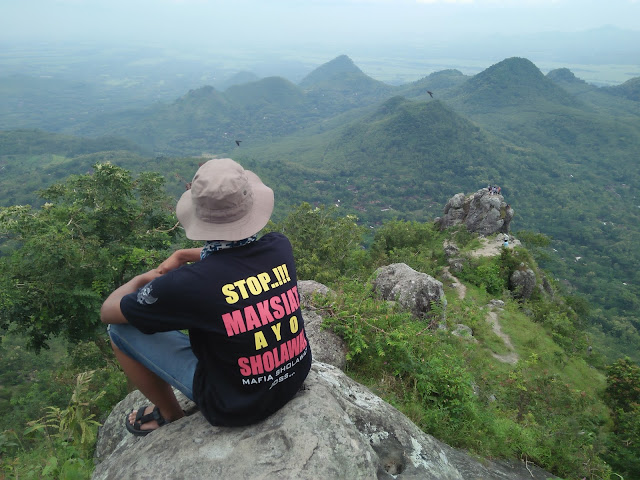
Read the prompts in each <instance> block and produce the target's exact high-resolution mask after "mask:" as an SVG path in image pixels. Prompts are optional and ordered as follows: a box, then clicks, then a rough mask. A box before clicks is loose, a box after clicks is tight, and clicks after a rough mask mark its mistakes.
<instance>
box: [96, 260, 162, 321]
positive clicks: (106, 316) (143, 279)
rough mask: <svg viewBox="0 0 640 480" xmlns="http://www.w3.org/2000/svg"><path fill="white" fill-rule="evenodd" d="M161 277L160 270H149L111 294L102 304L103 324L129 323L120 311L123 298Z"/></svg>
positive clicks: (101, 318) (101, 316)
mask: <svg viewBox="0 0 640 480" xmlns="http://www.w3.org/2000/svg"><path fill="white" fill-rule="evenodd" d="M160 275H161V273H160V272H159V271H158V269H157V268H154V269H153V270H149V271H148V272H146V273H143V274H141V275H137V276H135V277H133V278H132V279H131V280H129V281H128V282H127V283H125V284H124V285H121V286H120V287H118V288H116V289H115V290H114V291H113V292H111V295H109V296H108V297H107V299H106V300H105V301H104V303H103V304H102V308H100V320H102V323H128V322H127V319H126V318H125V316H124V315H123V314H122V310H120V300H122V297H124V296H125V295H129V294H130V293H133V292H135V291H137V290H138V289H139V288H141V287H144V286H145V285H146V284H147V283H149V282H150V281H151V280H153V279H154V278H156V277H159V276H160Z"/></svg>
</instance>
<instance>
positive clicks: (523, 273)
mask: <svg viewBox="0 0 640 480" xmlns="http://www.w3.org/2000/svg"><path fill="white" fill-rule="evenodd" d="M535 287H536V274H535V273H533V270H531V269H530V268H522V269H518V270H516V271H515V272H513V273H512V274H511V278H509V289H510V290H511V291H512V292H513V295H514V296H515V297H516V298H524V299H527V298H530V297H531V294H532V293H533V290H534V288H535Z"/></svg>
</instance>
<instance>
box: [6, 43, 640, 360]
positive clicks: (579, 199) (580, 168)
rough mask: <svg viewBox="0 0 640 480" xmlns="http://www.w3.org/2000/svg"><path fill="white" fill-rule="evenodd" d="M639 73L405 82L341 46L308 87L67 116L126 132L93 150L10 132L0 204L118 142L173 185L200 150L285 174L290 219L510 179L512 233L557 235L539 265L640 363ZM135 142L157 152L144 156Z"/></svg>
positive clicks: (604, 341)
mask: <svg viewBox="0 0 640 480" xmlns="http://www.w3.org/2000/svg"><path fill="white" fill-rule="evenodd" d="M244 78H247V79H250V77H246V76H245V77H244ZM635 80H636V79H634V80H630V81H628V82H626V83H625V84H624V85H620V86H617V87H608V88H598V87H594V86H591V85H588V84H586V83H585V82H582V81H581V80H580V79H578V78H577V77H575V75H573V73H572V72H570V71H568V70H566V69H559V70H556V71H553V72H550V73H549V74H548V75H547V76H545V75H543V74H542V73H541V72H540V70H539V69H538V68H537V67H536V66H535V65H534V64H533V63H531V62H530V61H528V60H526V59H522V58H509V59H506V60H504V61H502V62H499V63H497V64H495V65H493V66H491V67H490V68H488V69H486V70H485V71H483V72H481V73H479V74H477V75H475V76H471V77H468V76H465V75H463V74H461V73H460V72H458V71H456V70H446V71H442V72H436V73H432V74H430V75H429V76H426V77H424V78H423V79H421V80H418V81H416V82H414V83H411V84H407V85H402V86H397V87H394V86H389V85H385V84H383V83H381V82H379V81H376V80H373V79H371V78H370V77H368V76H367V75H365V74H364V73H363V72H362V71H361V70H360V69H359V68H358V67H357V66H356V65H355V64H353V62H352V61H351V60H350V59H349V58H348V57H346V56H340V57H338V58H336V59H335V60H333V61H331V62H328V63H327V64H325V65H322V66H320V67H319V68H317V69H316V70H315V71H313V72H311V73H310V74H309V75H307V77H305V78H304V79H303V80H302V81H301V82H300V84H299V85H295V84H293V83H291V82H290V81H288V80H285V79H283V78H278V77H270V78H264V79H259V80H256V81H250V82H249V83H244V84H241V85H235V86H231V87H229V88H228V89H227V90H225V91H218V90H216V89H214V88H213V87H208V86H203V87H201V88H199V89H194V90H191V91H189V92H188V93H186V94H185V95H184V96H182V97H181V98H178V99H177V100H175V101H174V102H173V103H168V104H160V103H156V104H155V105H152V106H149V107H148V108H146V109H130V110H126V111H120V112H118V113H111V114H108V115H100V116H96V117H94V118H93V119H88V120H85V119H84V117H83V118H82V119H80V117H78V121H77V122H76V123H75V124H73V125H70V126H69V127H67V131H68V132H69V133H74V134H78V135H83V136H89V137H92V138H93V137H98V136H104V135H111V136H114V135H115V136H118V137H122V138H126V139H128V140H126V141H116V140H115V139H114V138H113V137H111V138H109V139H107V140H91V141H84V142H82V145H84V146H83V147H81V148H82V149H84V150H81V149H79V148H80V147H78V140H71V139H70V138H65V137H58V140H56V141H59V142H62V143H60V145H66V146H65V147H60V145H58V146H56V145H53V144H52V143H51V142H52V141H53V140H52V137H51V136H50V134H45V133H44V132H41V133H39V134H38V133H34V132H31V133H30V134H27V133H25V132H17V131H8V132H5V133H4V134H3V137H2V143H1V144H0V150H1V151H0V155H1V157H0V162H1V163H2V167H1V168H3V176H2V179H1V181H2V183H3V185H4V187H3V190H2V194H1V196H2V198H0V201H1V202H2V203H3V204H4V205H9V204H13V203H28V202H29V201H30V200H29V199H30V198H32V199H33V197H32V193H33V191H34V190H35V189H37V188H40V187H42V186H46V185H48V184H50V183H51V181H53V180H56V179H59V178H62V177H63V176H64V175H65V174H66V173H73V172H78V173H79V172H83V171H86V169H87V168H89V167H90V165H91V162H93V161H96V160H99V159H108V158H109V157H110V156H112V155H111V154H104V153H97V152H100V151H103V150H113V149H118V150H127V151H129V152H131V153H128V154H126V155H117V156H118V157H119V158H121V159H122V164H123V165H124V166H126V167H127V168H132V169H133V170H134V171H142V170H145V169H151V170H155V171H159V172H161V173H162V174H164V175H166V177H167V181H168V185H169V187H170V188H171V191H172V193H173V194H174V195H178V194H179V193H180V191H181V190H182V188H183V186H184V184H185V183H187V182H188V181H189V178H190V175H192V172H193V170H194V166H195V165H196V164H197V163H199V162H201V161H202V160H201V159H198V158H199V157H200V155H202V154H204V155H205V157H207V156H211V155H231V156H233V157H234V158H235V159H237V160H239V161H242V162H243V163H246V164H247V166H249V167H250V168H252V169H255V170H256V171H257V172H258V173H259V174H261V175H262V176H264V177H265V178H266V179H268V180H269V181H270V182H271V183H272V184H273V185H274V187H275V189H276V191H277V192H278V193H279V199H280V202H281V203H280V209H281V210H279V211H278V212H277V214H278V215H283V214H284V213H285V210H286V208H287V207H288V206H290V205H293V204H298V203H300V202H303V201H308V202H313V203H318V204H337V205H340V206H341V208H344V209H345V210H346V211H348V212H352V213H354V214H355V215H357V216H358V218H359V219H360V222H361V223H362V224H363V225H366V226H370V227H371V230H372V231H373V229H374V228H375V227H376V225H379V224H380V223H381V222H382V221H384V220H385V219H391V218H404V219H413V220H420V221H425V220H430V219H433V218H435V217H437V216H439V215H440V214H441V208H442V205H443V204H444V202H445V201H446V199H447V198H449V197H450V196H451V195H453V194H455V193H458V192H460V191H465V192H469V191H475V190H476V189H477V188H480V187H482V186H486V185H487V184H499V185H500V186H501V187H502V189H503V193H504V194H505V197H506V198H507V201H508V202H510V203H511V205H512V206H513V207H514V209H515V210H516V220H515V221H514V229H516V230H518V229H526V230H532V231H538V232H541V233H543V234H545V235H548V236H549V237H550V238H551V240H552V247H553V249H552V250H550V251H548V252H546V253H545V254H544V255H545V258H543V259H541V262H542V264H543V265H544V266H546V267H547V268H549V269H550V270H551V271H552V272H553V274H554V275H555V276H556V278H558V280H559V281H561V282H562V283H563V284H564V285H565V287H566V288H567V289H568V291H570V292H572V293H574V294H577V295H584V296H585V297H587V298H588V299H589V302H590V304H591V309H590V310H589V318H590V323H591V324H592V325H593V327H594V330H592V331H591V332H590V335H591V336H592V337H598V339H599V344H600V345H603V346H606V349H607V350H606V352H607V355H609V356H610V358H612V359H613V358H615V356H616V355H617V354H618V353H619V351H622V352H625V353H627V354H629V355H632V356H633V357H634V358H636V360H637V359H638V356H637V352H638V351H640V350H639V349H638V347H640V335H639V334H638V329H639V328H640V317H639V314H638V311H640V308H639V307H640V301H639V300H638V299H639V296H640V278H639V277H638V275H639V274H638V269H637V265H638V264H639V263H640V251H639V250H638V249H637V247H636V245H638V242H639V240H640V238H638V237H639V235H640V233H639V230H640V228H639V227H638V225H640V222H639V220H640V218H638V216H639V215H640V209H639V208H638V200H637V191H638V186H639V185H640V178H639V175H640V174H639V172H638V169H637V161H636V156H637V154H636V152H638V151H640V104H639V103H638V102H637V100H635V97H634V92H636V90H637V88H636V87H637V82H636V81H635ZM28 86H29V83H28V82H26V83H25V85H24V88H28ZM61 88H62V87H61ZM64 88H67V87H66V86H65V87H64ZM429 92H430V93H429ZM78 94H80V93H78ZM16 114H17V113H16ZM25 121H26V120H25ZM236 140H238V141H239V142H240V145H239V146H238V144H237V143H236ZM74 142H75V143H74ZM39 144H41V145H44V147H43V146H38V145H39ZM134 144H135V145H140V146H141V147H144V148H145V149H147V150H149V151H152V152H154V153H153V154H152V155H150V156H146V157H145V156H144V155H143V156H139V155H140V153H141V150H140V149H139V148H140V147H135V146H133V145H134ZM74 145H75V146H74ZM47 150H48V151H47ZM90 152H96V153H90ZM80 154H83V155H80ZM87 155H88V156H87ZM176 155H177V156H176ZM182 156H196V157H198V158H195V159H193V160H188V159H187V158H185V157H182ZM594 341H595V340H594Z"/></svg>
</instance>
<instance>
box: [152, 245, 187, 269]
mask: <svg viewBox="0 0 640 480" xmlns="http://www.w3.org/2000/svg"><path fill="white" fill-rule="evenodd" d="M179 251H180V250H177V251H175V252H173V253H172V254H171V255H170V256H169V258H167V259H166V260H165V261H164V262H162V263H161V264H160V265H158V268H156V271H157V272H158V273H159V274H160V275H164V274H165V273H167V272H170V271H171V270H175V269H176V268H178V267H180V266H182V265H184V263H185V262H183V261H182V260H181V259H180V255H179V254H178V252H179Z"/></svg>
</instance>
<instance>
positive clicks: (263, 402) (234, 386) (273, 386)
mask: <svg viewBox="0 0 640 480" xmlns="http://www.w3.org/2000/svg"><path fill="white" fill-rule="evenodd" d="M120 308H121V310H122V313H123V314H124V316H125V318H126V319H127V321H128V322H129V323H130V324H131V325H133V326H135V327H137V328H138V329H139V330H140V331H142V332H144V333H156V332H164V331H169V330H183V329H188V330H189V339H190V341H191V346H192V348H193V352H194V354H195V356H196V357H197V358H198V365H197V367H196V372H195V376H194V379H193V393H194V397H195V398H194V400H195V402H196V403H197V404H198V406H199V407H200V410H201V412H202V413H203V415H204V416H205V418H206V419H207V420H208V421H209V422H210V423H212V424H214V425H246V424H250V423H254V422H257V421H259V420H261V419H263V418H265V417H267V416H268V415H270V414H271V413H273V412H275V411H276V410H278V409H280V408H281V407H282V406H283V405H284V404H286V403H287V402H288V401H289V400H290V399H291V398H292V397H293V396H294V395H295V393H296V392H297V391H298V389H299V388H300V386H301V385H302V383H303V381H304V379H305V378H306V376H307V374H308V373H309V369H310V368H311V348H310V347H309V344H308V341H307V337H306V334H305V331H304V320H303V318H302V314H301V311H300V297H299V295H298V289H297V278H296V270H295V263H294V260H293V252H292V249H291V244H290V243H289V240H288V239H287V237H285V236H284V235H282V234H279V233H269V234H267V235H265V236H263V237H262V238H260V239H259V240H257V241H254V242H252V243H249V244H247V245H245V246H242V247H235V248H231V249H225V250H220V251H217V252H214V253H212V254H211V255H209V256H208V257H206V258H205V259H203V260H201V261H199V262H195V263H192V264H189V265H185V266H182V267H180V268H178V269H176V270H173V271H171V272H169V273H167V274H166V275H163V276H161V277H158V278H156V279H154V280H153V281H152V282H150V283H149V284H147V285H145V286H144V287H143V288H141V289H140V290H138V292H136V293H132V294H130V295H127V296H125V297H124V298H123V299H122V301H121V303H120Z"/></svg>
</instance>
